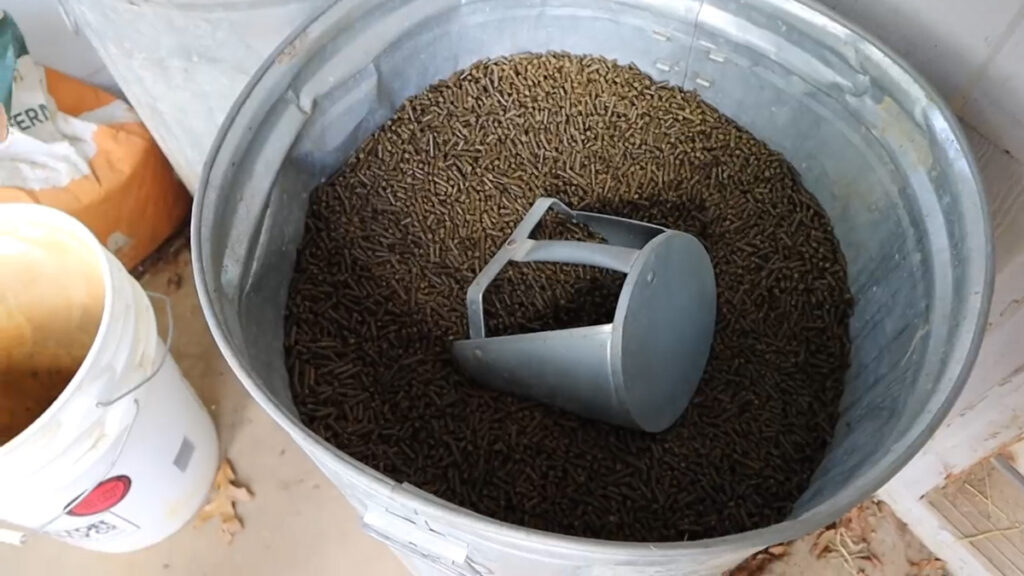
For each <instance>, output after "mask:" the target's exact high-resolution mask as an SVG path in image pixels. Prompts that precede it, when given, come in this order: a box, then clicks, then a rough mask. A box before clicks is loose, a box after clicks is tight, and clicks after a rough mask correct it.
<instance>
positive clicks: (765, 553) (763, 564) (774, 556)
mask: <svg viewBox="0 0 1024 576" xmlns="http://www.w3.org/2000/svg"><path fill="white" fill-rule="evenodd" d="M788 553H789V546H787V545H786V544H777V545H775V546H772V547H770V548H766V549H764V550H762V551H760V552H758V553H757V554H754V555H753V556H750V557H749V558H747V559H746V560H744V561H743V563H742V564H740V565H739V566H736V567H735V568H732V569H731V570H727V571H726V572H725V573H724V574H723V575H722V576H759V575H760V574H761V573H763V572H764V570H765V568H767V567H768V566H770V565H771V564H773V563H774V562H775V561H776V560H778V559H779V558H782V557H783V556H785V555H786V554H788Z"/></svg>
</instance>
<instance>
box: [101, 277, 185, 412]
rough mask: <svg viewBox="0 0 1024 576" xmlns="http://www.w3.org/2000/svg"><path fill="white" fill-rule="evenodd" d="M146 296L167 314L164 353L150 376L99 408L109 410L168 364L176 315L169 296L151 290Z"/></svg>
mask: <svg viewBox="0 0 1024 576" xmlns="http://www.w3.org/2000/svg"><path fill="white" fill-rule="evenodd" d="M146 294H147V295H148V296H149V297H150V298H156V299H157V300H160V301H162V302H163V303H164V308H165V310H166V313H167V338H166V339H165V341H164V353H163V354H162V355H161V356H160V360H159V361H158V362H157V363H156V367H155V368H153V371H152V372H150V373H149V375H148V376H146V377H145V378H143V379H142V380H140V381H139V382H138V383H136V384H135V385H133V386H132V387H131V388H128V389H127V390H125V391H124V392H122V393H120V394H118V395H117V396H114V397H113V398H111V399H110V400H101V401H97V402H96V407H97V408H109V407H111V406H113V405H114V404H117V403H118V402H119V401H121V400H122V399H124V398H126V397H128V396H129V395H131V394H132V393H133V392H135V391H136V390H138V389H139V388H142V387H143V386H144V385H146V384H147V383H149V381H150V380H152V379H153V378H154V377H156V375H157V373H159V372H160V370H161V369H162V368H163V367H164V363H165V362H167V357H168V356H170V355H171V340H172V339H173V338H174V315H173V314H171V299H170V298H168V297H167V295H165V294H160V293H159V292H150V291H149V290H146Z"/></svg>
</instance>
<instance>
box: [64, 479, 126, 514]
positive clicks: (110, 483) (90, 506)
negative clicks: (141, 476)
mask: <svg viewBox="0 0 1024 576" xmlns="http://www.w3.org/2000/svg"><path fill="white" fill-rule="evenodd" d="M131 487H132V479H131V478H129V477H127V476H114V477H113V478H107V479H106V480H104V481H103V482H100V483H99V484H97V485H96V487H95V488H93V489H92V490H91V491H90V492H89V493H88V494H87V495H86V496H85V498H82V499H81V500H79V501H78V504H75V505H74V506H72V507H71V510H68V515H69V516H92V515H93V514H99V513H100V512H106V511H107V510H110V509H111V508H113V507H114V506H117V505H118V504H119V503H120V502H121V501H122V500H124V497H125V496H127V495H128V490H130V489H131Z"/></svg>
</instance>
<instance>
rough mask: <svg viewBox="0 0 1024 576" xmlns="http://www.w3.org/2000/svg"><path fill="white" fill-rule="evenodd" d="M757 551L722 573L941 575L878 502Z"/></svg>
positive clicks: (939, 565) (940, 567) (942, 568)
mask: <svg viewBox="0 0 1024 576" xmlns="http://www.w3.org/2000/svg"><path fill="white" fill-rule="evenodd" d="M780 549H781V551H782V552H781V553H775V552H774V549H768V550H763V551H761V552H758V553H757V554H755V555H753V556H751V557H749V558H747V560H746V561H745V562H744V563H743V564H741V565H739V566H737V567H736V568H734V569H733V570H731V571H728V572H726V573H725V574H724V576H769V575H771V576H806V575H814V576H859V575H863V576H946V575H947V574H948V570H947V568H946V563H945V562H943V561H942V560H939V559H937V558H934V557H933V556H932V554H931V553H930V551H929V550H928V549H927V548H926V547H924V545H922V544H921V543H920V541H918V540H917V539H916V538H915V537H914V536H913V534H912V533H910V532H909V530H908V529H907V528H906V526H905V525H904V524H903V523H902V522H900V520H899V518H897V517H896V515H895V514H894V513H893V511H892V509H890V508H889V507H888V505H886V504H885V503H884V502H880V501H868V502H864V503H863V504H861V505H860V506H857V507H856V508H854V509H853V510H851V511H850V512H849V513H847V514H846V516H844V517H843V518H842V519H840V520H839V521H837V522H835V523H833V524H831V525H829V526H827V527H825V528H823V529H821V530H819V531H818V532H816V533H813V534H808V535H807V536H804V537H803V538H800V539H798V540H794V541H792V542H789V543H787V544H786V545H780Z"/></svg>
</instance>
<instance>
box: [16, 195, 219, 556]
mask: <svg viewBox="0 0 1024 576" xmlns="http://www.w3.org/2000/svg"><path fill="white" fill-rule="evenodd" d="M0 270H3V274H2V275H0V520H5V521H7V522H10V523H13V524H15V525H18V526H22V527H25V528H26V529H28V530H31V531H36V532H44V533H46V534H49V535H51V536H54V537H56V538H58V539H61V540H65V541H67V542H69V543H71V544H74V545H76V546H80V547H83V548H88V549H92V550H99V551H104V552H128V551H132V550H137V549H139V548H143V547H145V546H149V545H151V544H154V543H156V542H159V541H160V540H162V539H164V538H166V537H167V536H169V535H170V534H172V533H174V532H175V531H177V530H178V529H179V528H181V526H183V525H184V524H185V523H186V522H188V520H189V519H190V518H191V517H192V515H193V514H194V513H195V512H196V510H197V509H198V508H199V507H200V506H201V505H202V503H203V501H204V500H205V498H206V494H207V491H208V490H209V488H210V485H211V483H212V480H213V475H214V472H215V469H216V466H217V460H218V449H217V437H216V432H215V430H214V427H213V422H212V420H211V419H210V416H209V414H208V413H207V412H206V410H205V408H204V407H203V405H202V403H201V402H200V401H199V399H198V398H197V397H196V395H195V393H194V392H193V390H192V388H191V387H190V386H189V384H188V382H187V381H186V380H185V378H184V377H183V376H182V374H181V372H180V370H179V369H178V366H177V364H175V362H174V359H173V358H171V357H170V354H168V353H167V349H166V347H165V345H164V343H163V342H162V341H161V339H160V337H159V335H158V333H157V324H156V316H155V314H154V312H153V308H152V306H151V305H150V302H149V299H148V298H147V297H146V294H145V292H143V290H142V288H141V286H140V285H139V283H138V282H136V281H135V279H134V278H132V277H131V275H129V274H128V272H127V271H126V270H125V269H124V267H123V266H122V265H121V263H120V262H119V261H118V260H117V259H116V258H114V256H113V255H112V254H110V253H109V252H108V251H107V250H106V249H105V248H103V246H101V245H100V244H99V242H98V241H97V240H96V239H95V238H94V237H93V235H92V234H91V233H90V232H89V230H88V229H87V228H85V226H83V225H82V224H80V223H79V222H78V221H77V220H75V219H74V218H72V217H71V216H68V215H66V214H64V213H63V212H60V211H58V210H54V209H51V208H46V207H43V206H38V205H31V204H8V205H0ZM164 300H165V301H166V299H164Z"/></svg>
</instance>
